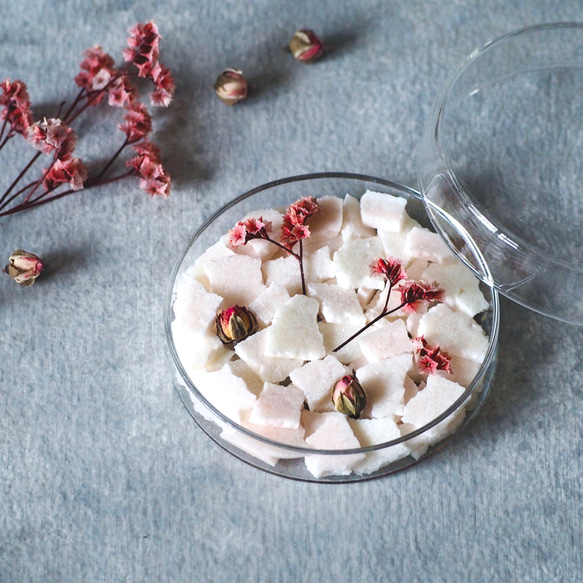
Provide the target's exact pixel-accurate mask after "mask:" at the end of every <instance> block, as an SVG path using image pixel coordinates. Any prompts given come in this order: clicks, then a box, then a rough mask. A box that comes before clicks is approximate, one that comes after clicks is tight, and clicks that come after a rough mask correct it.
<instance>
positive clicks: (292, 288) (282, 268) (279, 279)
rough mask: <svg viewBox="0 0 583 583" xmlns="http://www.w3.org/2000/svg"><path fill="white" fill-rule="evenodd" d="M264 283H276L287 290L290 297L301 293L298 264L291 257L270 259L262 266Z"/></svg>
mask: <svg viewBox="0 0 583 583" xmlns="http://www.w3.org/2000/svg"><path fill="white" fill-rule="evenodd" d="M263 275H264V276H265V283H266V284H267V285H271V284H272V283H277V284H278V285H281V286H283V287H285V289H287V291H288V293H289V295H290V296H294V295H296V294H299V293H302V276H301V273H300V264H299V262H298V260H297V259H296V258H295V257H294V256H293V255H287V256H286V257H278V258H277V259H270V260H269V261H266V262H265V263H264V264H263Z"/></svg>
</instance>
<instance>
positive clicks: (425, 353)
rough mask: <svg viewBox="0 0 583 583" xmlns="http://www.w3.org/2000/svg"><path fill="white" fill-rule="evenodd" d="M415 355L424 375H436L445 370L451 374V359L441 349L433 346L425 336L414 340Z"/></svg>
mask: <svg viewBox="0 0 583 583" xmlns="http://www.w3.org/2000/svg"><path fill="white" fill-rule="evenodd" d="M413 347H414V350H413V353H414V355H415V360H416V361H417V365H418V366H419V370H420V371H421V372H422V373H427V374H435V373H436V372H437V371H438V370H443V371H445V372H446V373H449V374H451V357H450V356H449V354H448V353H447V352H445V351H443V350H441V348H440V347H439V345H436V346H431V345H430V344H428V343H427V340H425V338H424V337H423V336H419V337H417V338H414V339H413Z"/></svg>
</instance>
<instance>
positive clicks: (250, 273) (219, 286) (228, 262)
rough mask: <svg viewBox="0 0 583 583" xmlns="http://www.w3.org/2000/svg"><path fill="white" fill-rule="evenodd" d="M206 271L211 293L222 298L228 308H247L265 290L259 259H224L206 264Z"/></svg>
mask: <svg viewBox="0 0 583 583" xmlns="http://www.w3.org/2000/svg"><path fill="white" fill-rule="evenodd" d="M204 271H205V273H206V275H207V277H208V279H209V282H210V291H212V292H213V293H216V294H218V295H220V296H222V297H223V298H224V299H225V304H226V305H227V306H232V305H234V304H238V305H239V306H246V305H248V304H249V303H250V302H252V301H253V300H254V299H255V298H256V297H257V296H258V295H259V294H260V293H261V292H262V291H263V290H264V289H265V285H264V284H263V274H262V272H261V259H259V258H258V257H247V256H246V255H233V256H229V257H223V258H221V259H217V260H214V261H209V262H208V263H206V264H205V266H204Z"/></svg>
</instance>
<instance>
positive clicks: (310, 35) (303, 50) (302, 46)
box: [288, 30, 324, 64]
mask: <svg viewBox="0 0 583 583" xmlns="http://www.w3.org/2000/svg"><path fill="white" fill-rule="evenodd" d="M288 48H289V50H290V52H291V54H292V55H293V56H294V57H295V58H296V60H298V61H300V62H301V63H306V64H310V63H313V62H314V61H316V60H317V59H319V58H320V57H321V56H322V53H323V52H324V43H323V42H322V41H321V40H320V39H319V38H318V37H317V36H316V34H315V33H314V31H313V30H296V32H295V33H294V36H293V37H292V39H291V41H290V42H289V45H288Z"/></svg>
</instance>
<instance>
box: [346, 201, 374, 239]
mask: <svg viewBox="0 0 583 583" xmlns="http://www.w3.org/2000/svg"><path fill="white" fill-rule="evenodd" d="M340 234H341V235H342V239H343V240H344V241H347V240H348V239H364V238H367V237H373V236H374V235H375V230H374V229H372V228H371V227H367V226H366V225H365V224H364V223H363V222H362V217H361V216H360V202H359V201H358V200H357V199H356V198H354V197H353V196H350V194H347V195H346V196H345V197H344V207H343V219H342V230H341V232H340Z"/></svg>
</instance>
